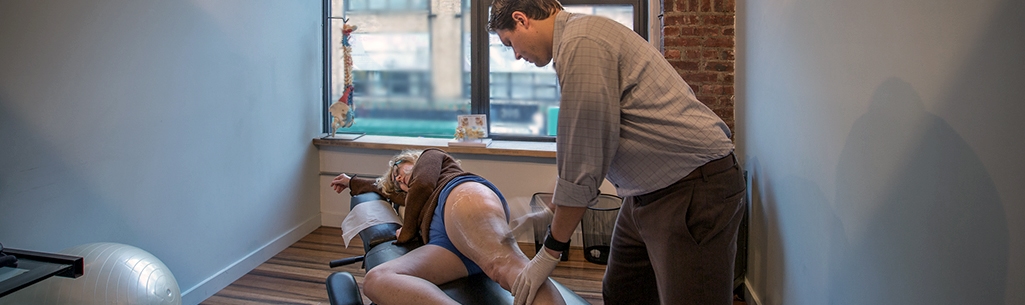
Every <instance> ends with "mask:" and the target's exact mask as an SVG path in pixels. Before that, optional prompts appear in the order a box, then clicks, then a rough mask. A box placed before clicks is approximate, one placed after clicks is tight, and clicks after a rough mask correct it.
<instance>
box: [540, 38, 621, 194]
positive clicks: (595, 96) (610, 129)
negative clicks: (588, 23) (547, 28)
mask: <svg viewBox="0 0 1025 305" xmlns="http://www.w3.org/2000/svg"><path fill="white" fill-rule="evenodd" d="M610 47H611V46H607V45H604V44H603V43H602V42H600V41H596V40H594V39H591V38H588V37H584V36H576V37H566V39H564V40H562V41H560V45H559V50H560V52H559V53H558V54H557V55H556V58H555V69H556V71H557V72H558V75H559V85H560V86H561V87H562V91H561V100H560V105H559V126H558V135H557V140H556V167H557V168H558V174H559V178H558V182H556V187H555V194H554V198H553V202H554V203H555V204H557V205H561V206H572V207H586V206H591V205H594V204H595V203H597V201H598V193H599V187H600V186H601V184H602V182H604V181H605V175H606V174H607V172H608V169H609V165H610V164H611V163H612V158H613V157H614V156H615V154H616V149H617V147H618V140H619V128H620V126H619V115H620V103H619V98H620V84H619V71H618V62H619V61H618V60H617V59H616V58H614V56H613V55H612V53H611V52H609V48H610Z"/></svg>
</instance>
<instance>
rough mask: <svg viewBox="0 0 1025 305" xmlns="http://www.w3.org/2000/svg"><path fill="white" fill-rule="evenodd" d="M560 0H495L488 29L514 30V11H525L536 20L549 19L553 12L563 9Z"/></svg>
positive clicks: (493, 30) (492, 4) (524, 12)
mask: <svg viewBox="0 0 1025 305" xmlns="http://www.w3.org/2000/svg"><path fill="white" fill-rule="evenodd" d="M562 9H563V8H562V4H561V3H559V0H493V1H491V20H488V31H489V32H496V31H498V30H512V29H514V28H516V20H513V18H512V13H513V12H517V11H519V12H523V14H526V15H527V17H528V18H530V19H534V20H544V19H548V17H550V16H551V15H552V14H554V13H555V12H558V11H560V10H562Z"/></svg>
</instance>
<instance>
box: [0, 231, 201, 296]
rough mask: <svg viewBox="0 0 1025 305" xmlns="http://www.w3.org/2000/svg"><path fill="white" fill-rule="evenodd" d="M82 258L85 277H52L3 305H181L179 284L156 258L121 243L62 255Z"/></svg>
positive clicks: (88, 246)
mask: <svg viewBox="0 0 1025 305" xmlns="http://www.w3.org/2000/svg"><path fill="white" fill-rule="evenodd" d="M61 253H64V254H70V255H74V256H81V257H82V258H83V260H84V262H85V274H83V275H82V276H80V277H78V278H76V279H69V278H63V277H56V276H54V277H51V278H49V279H46V280H43V281H41V282H39V283H36V284H35V285H32V286H29V287H26V288H24V289H22V290H19V291H17V292H15V293H12V294H10V295H7V296H6V297H4V298H0V304H83V305H89V304H97V305H99V304H103V305H108V304H160V305H164V304H168V305H179V304H181V302H182V301H181V290H180V289H179V288H178V282H177V281H176V280H175V279H174V275H172V274H171V270H169V269H167V266H166V265H164V263H163V262H161V261H160V260H159V259H157V257H156V256H153V254H150V253H149V252H146V251H145V250H142V249H139V248H137V247H134V246H130V245H125V244H118V243H92V244H84V245H80V246H76V247H72V248H69V249H65V250H63V251H61Z"/></svg>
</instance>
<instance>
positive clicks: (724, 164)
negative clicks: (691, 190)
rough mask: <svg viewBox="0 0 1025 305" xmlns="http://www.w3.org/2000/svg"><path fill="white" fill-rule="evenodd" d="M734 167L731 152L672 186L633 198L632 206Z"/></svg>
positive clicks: (733, 158)
mask: <svg viewBox="0 0 1025 305" xmlns="http://www.w3.org/2000/svg"><path fill="white" fill-rule="evenodd" d="M734 166H738V165H737V157H736V156H735V155H733V152H730V154H728V155H726V156H725V157H722V158H719V159H715V160H712V161H708V163H705V165H702V166H699V167H698V168H695V169H694V170H693V171H691V172H690V174H687V176H684V177H683V178H682V179H680V180H679V181H676V182H673V184H670V185H669V186H667V187H664V188H662V189H660V190H657V191H654V192H651V193H647V194H644V195H637V196H634V204H636V205H637V206H644V205H647V204H648V203H650V202H652V201H654V200H656V199H658V198H661V197H662V196H663V195H665V194H667V193H669V192H671V191H672V190H674V189H676V188H677V186H678V185H680V184H681V183H683V182H685V181H690V180H694V179H698V178H701V179H706V180H707V178H708V177H709V176H714V175H716V174H720V173H722V172H725V171H727V170H730V168H732V167H734Z"/></svg>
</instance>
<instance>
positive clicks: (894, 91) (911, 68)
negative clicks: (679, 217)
mask: <svg viewBox="0 0 1025 305" xmlns="http://www.w3.org/2000/svg"><path fill="white" fill-rule="evenodd" d="M737 4H738V18H737V22H738V24H737V33H738V51H737V57H738V71H737V76H738V79H737V87H738V96H737V129H738V131H737V135H738V136H737V137H738V145H739V148H740V151H741V152H742V153H743V160H744V162H745V166H746V167H747V170H748V171H749V174H750V176H751V180H752V181H751V197H752V208H751V212H752V217H751V231H750V234H751V237H750V238H751V240H750V261H749V270H748V283H749V284H750V286H751V288H752V290H753V291H754V293H755V295H756V296H757V299H759V300H760V301H761V304H788V305H789V304H1025V289H1022V287H1025V206H1023V204H1022V203H1023V202H1025V188H1023V187H1022V186H1023V185H1025V181H1023V180H1025V179H1023V176H1025V175H1023V171H1025V161H1023V159H1022V155H1025V141H1023V140H1025V116H1023V115H1025V104H1023V97H1025V60H1023V59H1022V54H1025V35H1023V29H1025V2H1023V1H1020V0H981V1H948V0H944V1H932V0H906V1H890V0H864V1H815V0H764V1H738V3H737Z"/></svg>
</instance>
